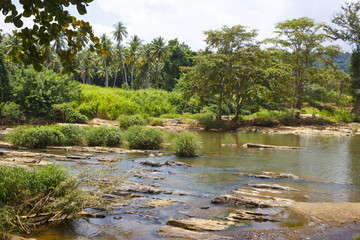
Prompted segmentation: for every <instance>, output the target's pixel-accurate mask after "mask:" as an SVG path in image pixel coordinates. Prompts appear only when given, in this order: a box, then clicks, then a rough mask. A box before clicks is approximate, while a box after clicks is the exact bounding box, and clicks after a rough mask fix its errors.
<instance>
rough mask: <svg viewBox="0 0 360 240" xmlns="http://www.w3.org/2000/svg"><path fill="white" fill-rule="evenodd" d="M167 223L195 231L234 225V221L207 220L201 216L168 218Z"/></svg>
mask: <svg viewBox="0 0 360 240" xmlns="http://www.w3.org/2000/svg"><path fill="white" fill-rule="evenodd" d="M167 225H171V226H175V227H181V228H185V229H189V230H195V231H200V232H202V231H222V230H225V229H228V228H229V227H231V226H233V225H235V223H234V222H229V221H220V220H209V219H201V218H188V219H170V220H169V221H168V222H167Z"/></svg>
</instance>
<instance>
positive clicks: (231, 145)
mask: <svg viewBox="0 0 360 240" xmlns="http://www.w3.org/2000/svg"><path fill="white" fill-rule="evenodd" d="M221 146H222V147H237V144H221Z"/></svg>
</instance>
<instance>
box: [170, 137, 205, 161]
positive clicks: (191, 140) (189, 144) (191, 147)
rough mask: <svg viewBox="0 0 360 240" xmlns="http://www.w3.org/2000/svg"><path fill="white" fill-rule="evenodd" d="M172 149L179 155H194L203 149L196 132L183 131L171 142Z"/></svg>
mask: <svg viewBox="0 0 360 240" xmlns="http://www.w3.org/2000/svg"><path fill="white" fill-rule="evenodd" d="M170 149H171V150H172V151H173V152H174V153H175V155H176V156H178V157H194V156H196V155H197V152H198V151H199V150H200V149H201V144H200V141H199V138H198V136H197V135H196V134H194V133H191V132H181V133H179V134H177V135H176V137H175V138H174V139H173V141H172V142H171V146H170Z"/></svg>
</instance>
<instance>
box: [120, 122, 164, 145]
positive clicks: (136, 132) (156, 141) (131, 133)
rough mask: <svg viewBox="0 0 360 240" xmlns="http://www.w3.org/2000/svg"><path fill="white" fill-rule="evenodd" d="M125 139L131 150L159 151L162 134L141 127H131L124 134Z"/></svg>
mask: <svg viewBox="0 0 360 240" xmlns="http://www.w3.org/2000/svg"><path fill="white" fill-rule="evenodd" d="M125 138H126V140H127V141H128V143H129V146H130V148H133V149H151V150H154V149H160V145H161V143H162V141H163V134H162V132H161V131H160V130H158V129H154V128H150V127H143V126H132V127H130V128H129V129H128V130H127V131H126V133H125Z"/></svg>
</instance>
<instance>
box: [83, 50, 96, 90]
mask: <svg viewBox="0 0 360 240" xmlns="http://www.w3.org/2000/svg"><path fill="white" fill-rule="evenodd" d="M83 67H84V68H83V72H82V74H83V76H82V77H83V79H85V82H86V83H87V84H91V78H92V77H93V76H94V74H95V67H96V63H95V56H94V53H93V52H91V51H90V50H89V49H87V50H86V51H84V52H83Z"/></svg>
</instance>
